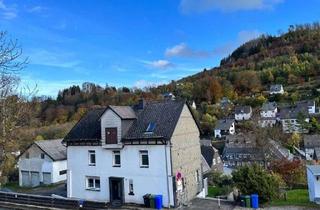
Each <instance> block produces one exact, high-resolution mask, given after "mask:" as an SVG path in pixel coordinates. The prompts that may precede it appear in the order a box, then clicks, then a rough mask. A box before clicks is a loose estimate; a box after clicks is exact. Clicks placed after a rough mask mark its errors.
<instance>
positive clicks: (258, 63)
mask: <svg viewBox="0 0 320 210" xmlns="http://www.w3.org/2000/svg"><path fill="white" fill-rule="evenodd" d="M319 76H320V24H319V23H315V24H312V25H308V24H306V25H297V26H290V28H289V29H288V31H287V32H286V33H283V34H281V35H279V36H271V35H263V36H261V37H259V38H257V39H254V40H251V41H249V42H247V43H244V44H243V45H242V46H239V47H238V48H237V49H236V50H235V51H234V52H232V53H231V54H230V55H229V56H228V57H226V58H224V59H222V60H221V64H220V66H218V67H214V68H212V69H208V70H207V69H205V70H203V71H202V72H199V73H197V74H195V75H191V76H189V77H186V78H182V79H181V80H178V81H172V82H171V83H169V84H166V85H160V86H158V87H150V88H146V89H143V90H141V89H132V88H128V87H122V88H115V87H110V86H108V85H106V86H105V87H101V86H99V85H95V84H93V83H84V84H83V85H82V87H79V86H72V87H70V88H66V89H64V90H62V91H60V92H59V94H58V96H57V98H56V99H52V98H35V99H34V101H33V102H34V103H35V104H36V105H35V106H34V120H33V121H32V124H31V125H30V126H31V127H37V126H47V125H52V124H56V123H58V124H64V123H67V122H75V121H77V120H79V119H80V117H81V116H82V115H83V114H84V113H85V112H87V110H89V109H92V108H95V107H101V106H107V105H109V104H116V105H132V104H134V103H136V102H137V101H138V99H139V98H141V97H143V98H145V99H147V100H155V99H160V98H161V94H162V93H165V92H172V93H174V95H176V96H177V97H182V98H186V99H188V100H189V101H195V102H196V104H197V105H198V118H199V120H200V121H201V122H202V125H203V128H204V130H206V131H207V132H209V133H210V129H212V127H213V126H214V124H215V121H216V119H219V118H221V117H223V115H226V114H229V113H227V112H223V113H222V112H220V111H219V109H217V107H214V106H212V105H211V104H215V103H217V102H219V101H220V99H221V98H222V97H228V98H229V99H231V100H233V102H234V103H236V104H249V105H251V106H253V107H256V106H260V105H261V104H262V103H263V102H264V101H266V100H267V97H268V96H267V92H266V90H268V88H269V86H270V85H271V84H275V83H279V84H283V85H284V87H285V90H286V91H287V93H286V94H285V95H284V96H281V97H275V98H273V99H271V100H276V101H282V102H290V103H292V102H293V103H294V102H295V101H297V100H300V99H307V98H313V99H315V100H316V101H317V102H319V97H318V96H319V93H318V91H317V89H318V88H320V80H319ZM269 100H270V98H269Z"/></svg>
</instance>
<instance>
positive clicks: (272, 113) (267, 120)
mask: <svg viewBox="0 0 320 210" xmlns="http://www.w3.org/2000/svg"><path fill="white" fill-rule="evenodd" d="M277 112H278V108H277V103H276V102H266V103H264V104H263V105H262V108H261V111H260V120H259V124H260V126H261V127H263V128H264V127H273V126H274V125H275V124H276V123H277Z"/></svg>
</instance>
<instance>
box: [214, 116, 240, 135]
mask: <svg viewBox="0 0 320 210" xmlns="http://www.w3.org/2000/svg"><path fill="white" fill-rule="evenodd" d="M234 134H235V125H234V120H233V119H223V120H218V122H217V125H216V127H215V128H214V137H215V138H222V137H226V136H227V135H234Z"/></svg>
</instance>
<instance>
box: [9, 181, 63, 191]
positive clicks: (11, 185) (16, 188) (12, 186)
mask: <svg viewBox="0 0 320 210" xmlns="http://www.w3.org/2000/svg"><path fill="white" fill-rule="evenodd" d="M58 185H60V184H50V185H41V186H37V187H20V186H19V183H18V182H9V183H7V184H5V185H3V188H8V189H10V190H12V191H14V192H20V193H28V192H32V191H37V190H48V189H53V188H55V187H57V186H58Z"/></svg>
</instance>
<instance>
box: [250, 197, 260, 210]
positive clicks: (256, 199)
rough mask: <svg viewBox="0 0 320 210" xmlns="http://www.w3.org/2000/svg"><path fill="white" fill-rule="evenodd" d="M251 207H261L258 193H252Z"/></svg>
mask: <svg viewBox="0 0 320 210" xmlns="http://www.w3.org/2000/svg"><path fill="white" fill-rule="evenodd" d="M251 207H252V208H254V209H257V208H259V196H258V195H257V194H252V195H251Z"/></svg>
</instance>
